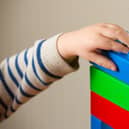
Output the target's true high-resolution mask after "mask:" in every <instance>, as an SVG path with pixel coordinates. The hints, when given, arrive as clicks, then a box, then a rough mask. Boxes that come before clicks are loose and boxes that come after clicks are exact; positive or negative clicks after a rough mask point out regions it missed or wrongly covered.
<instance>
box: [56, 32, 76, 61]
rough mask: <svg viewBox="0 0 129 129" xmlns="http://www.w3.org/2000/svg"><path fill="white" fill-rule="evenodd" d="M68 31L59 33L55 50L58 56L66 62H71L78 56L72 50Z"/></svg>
mask: <svg viewBox="0 0 129 129" xmlns="http://www.w3.org/2000/svg"><path fill="white" fill-rule="evenodd" d="M71 37H72V36H71V35H70V32H68V33H63V34H61V35H60V36H59V37H58V39H57V44H56V45H57V50H58V52H59V54H60V56H61V57H62V58H63V59H64V60H66V61H67V62H69V63H70V62H73V61H74V60H76V58H78V56H77V55H76V54H74V52H73V47H72V41H71Z"/></svg>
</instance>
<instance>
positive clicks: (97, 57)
mask: <svg viewBox="0 0 129 129" xmlns="http://www.w3.org/2000/svg"><path fill="white" fill-rule="evenodd" d="M89 58H90V61H92V62H95V63H96V64H98V65H101V66H103V67H105V68H108V69H111V70H113V71H116V70H117V68H116V65H115V64H114V63H113V62H112V61H111V60H110V59H109V58H107V57H106V56H103V55H102V54H100V53H97V52H92V53H90V55H89Z"/></svg>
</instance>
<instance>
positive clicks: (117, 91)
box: [90, 66, 129, 111]
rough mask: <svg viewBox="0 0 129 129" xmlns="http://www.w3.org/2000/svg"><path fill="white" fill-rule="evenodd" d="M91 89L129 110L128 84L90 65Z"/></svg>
mask: <svg viewBox="0 0 129 129" xmlns="http://www.w3.org/2000/svg"><path fill="white" fill-rule="evenodd" d="M90 83H91V84H90V86H91V91H93V92H95V93H97V94H98V95H100V96H102V97H104V98H106V99H108V100H109V101H111V102H113V103H115V104H116V105H118V106H120V107H122V108H124V109H125V110H128V111H129V86H128V85H127V84H126V83H123V82H121V81H119V80H117V79H116V78H114V77H112V76H110V75H109V74H107V73H105V72H103V71H101V70H99V69H97V68H95V67H93V66H91V67H90Z"/></svg>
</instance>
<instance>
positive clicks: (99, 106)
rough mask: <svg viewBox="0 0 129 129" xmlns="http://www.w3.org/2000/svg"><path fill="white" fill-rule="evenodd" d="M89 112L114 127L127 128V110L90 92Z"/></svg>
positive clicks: (128, 117) (128, 128)
mask: <svg viewBox="0 0 129 129" xmlns="http://www.w3.org/2000/svg"><path fill="white" fill-rule="evenodd" d="M91 114H93V115H94V116H96V117H97V118H99V119H100V120H102V121H103V122H104V123H106V124H107V125H109V126H111V127H112V128H114V129H129V111H126V110H124V109H122V108H121V107H119V106H117V105H115V104H114V103H112V102H110V101H109V100H107V99H105V98H103V97H101V96H99V95H97V94H96V93H94V92H91Z"/></svg>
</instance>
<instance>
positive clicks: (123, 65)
mask: <svg viewBox="0 0 129 129" xmlns="http://www.w3.org/2000/svg"><path fill="white" fill-rule="evenodd" d="M103 54H104V55H105V56H107V57H108V58H110V59H111V60H112V61H113V62H114V63H115V64H116V66H117V71H112V70H109V69H106V68H104V67H102V66H99V65H97V64H95V63H92V64H93V65H92V66H90V86H91V129H129V54H124V53H118V52H113V51H104V53H103Z"/></svg>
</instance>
